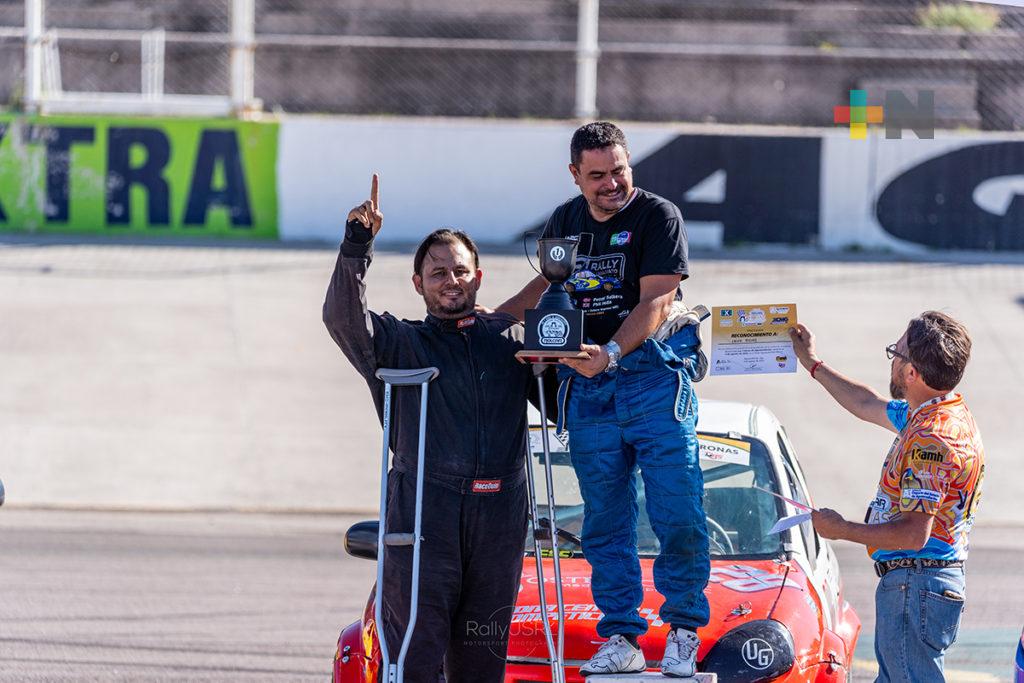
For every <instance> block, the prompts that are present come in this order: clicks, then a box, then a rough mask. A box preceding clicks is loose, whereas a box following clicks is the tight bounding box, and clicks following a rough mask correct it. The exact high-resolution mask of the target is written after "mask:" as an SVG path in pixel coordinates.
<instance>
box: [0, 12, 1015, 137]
mask: <svg viewBox="0 0 1024 683" xmlns="http://www.w3.org/2000/svg"><path fill="white" fill-rule="evenodd" d="M43 2H45V11H44V12H43V19H42V23H43V26H42V29H41V35H42V36H44V39H43V40H42V41H41V42H42V44H43V45H44V49H43V53H44V59H43V60H42V61H43V69H42V73H43V76H42V78H43V80H44V82H45V84H46V85H47V87H49V88H50V89H51V90H53V89H56V90H58V91H60V92H64V91H69V92H95V93H137V94H144V93H149V94H150V95H151V96H152V95H154V93H156V94H158V95H162V94H165V93H168V94H182V95H206V96H221V97H224V98H225V101H227V98H229V97H230V98H231V100H230V103H233V108H234V109H235V110H236V111H237V110H238V109H239V108H245V107H250V108H251V107H256V108H258V107H262V108H265V109H268V110H273V111H286V112H337V113H351V114H395V115H419V116H485V117H486V116H493V117H538V118H566V117H572V116H574V115H576V116H587V115H593V114H599V115H600V116H602V117H608V118H616V119H627V120H629V119H632V120H652V121H715V122H723V123H767V124H789V125H821V126H830V125H833V124H834V123H835V113H834V107H835V106H836V105H843V104H848V103H849V99H850V91H851V90H862V91H865V92H866V95H867V98H868V102H867V103H868V104H869V105H872V104H882V103H883V100H884V98H885V93H886V92H887V91H899V92H902V93H904V94H906V95H907V96H908V97H909V98H910V100H915V99H916V98H917V93H918V91H930V92H932V93H934V102H935V123H936V125H937V127H940V128H957V127H966V128H982V129H992V130H1015V129H1024V7H1014V6H1009V5H997V4H986V3H978V2H952V1H950V2H935V1H933V2H927V1H922V0H849V1H847V2H842V3H836V2H832V1H827V0H503V1H502V2H500V3H478V2H470V0H372V1H370V0H161V1H160V2H156V1H145V0H26V1H24V2H22V1H21V0H18V1H15V0H0V57H2V58H3V59H4V63H5V64H11V65H13V68H10V69H4V70H3V73H2V74H0V98H2V99H3V100H7V101H9V102H14V103H17V102H19V101H20V99H21V98H22V97H23V93H24V92H25V87H24V85H23V84H22V83H23V81H24V79H23V78H21V73H24V72H25V70H26V69H25V64H26V62H27V61H30V60H26V57H25V52H26V51H25V49H24V48H25V42H24V41H25V40H26V36H27V39H28V41H29V42H30V43H31V42H32V37H31V36H30V35H27V33H26V28H25V26H26V25H27V24H29V23H31V22H30V21H29V19H30V18H29V17H26V10H25V7H26V6H32V5H35V4H38V3H43ZM598 7H599V10H598ZM240 8H241V9H240ZM240 11H243V12H248V13H250V14H251V16H252V20H251V21H243V22H241V23H242V24H243V27H242V32H241V33H239V26H238V24H239V17H238V16H237V14H238V12H240ZM247 16H248V15H247ZM591 18H592V20H591ZM246 26H247V28H246ZM246 31H248V34H246ZM240 35H241V36H243V38H241V39H240V38H239V36H240ZM246 35H249V36H250V38H245V37H244V36H246ZM247 60H248V61H247ZM246 63H248V65H249V66H248V70H247V68H246V66H245V65H246ZM236 65H241V67H240V68H236ZM247 73H248V74H249V75H248V78H249V80H250V84H249V86H248V90H247V89H246V88H245V87H242V88H239V87H238V84H237V80H238V79H240V78H241V79H245V78H246V74H247ZM239 93H241V94H239ZM240 98H241V99H240ZM229 109H230V108H229Z"/></svg>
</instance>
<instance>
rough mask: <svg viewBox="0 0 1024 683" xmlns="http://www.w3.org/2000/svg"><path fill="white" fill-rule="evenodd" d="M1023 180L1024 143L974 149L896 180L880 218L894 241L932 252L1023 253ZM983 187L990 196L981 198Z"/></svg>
mask: <svg viewBox="0 0 1024 683" xmlns="http://www.w3.org/2000/svg"><path fill="white" fill-rule="evenodd" d="M1021 179H1024V142H996V143H991V144H984V145H972V146H970V147H964V148H962V149H958V150H954V151H952V152H949V153H947V154H943V155H941V156H938V157H933V158H931V159H928V160H927V161H925V162H923V163H921V164H918V165H917V166H914V167H913V168H911V169H910V170H908V171H907V172H905V173H903V174H902V175H900V176H899V177H897V178H896V179H895V180H893V181H892V182H891V183H889V185H888V186H886V188H885V189H884V190H883V191H882V193H881V194H880V195H879V197H878V202H877V203H876V205H875V215H876V216H877V217H878V223H879V224H880V225H881V226H882V228H884V229H885V230H886V231H887V232H889V233H890V234H891V235H893V236H894V237H898V238H900V239H904V240H908V241H910V242H916V243H917V244H924V245H926V246H929V247H935V248H938V249H982V250H990V251H1002V250H1019V249H1024V193H1020V191H1019V187H1020V185H1019V182H1020V180H1021ZM987 181H988V182H987ZM983 184H986V185H988V187H989V188H990V190H991V192H985V193H983V194H982V195H981V196H976V195H975V190H978V189H979V188H981V186H982V185H983ZM979 201H980V202H981V203H982V205H979V203H978V202H979Z"/></svg>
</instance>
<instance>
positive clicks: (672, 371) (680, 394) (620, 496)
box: [498, 122, 710, 677]
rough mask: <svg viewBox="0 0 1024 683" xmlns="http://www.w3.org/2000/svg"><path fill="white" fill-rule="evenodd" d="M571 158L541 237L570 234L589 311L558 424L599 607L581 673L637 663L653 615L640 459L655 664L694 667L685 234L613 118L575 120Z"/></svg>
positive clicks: (519, 304)
mask: <svg viewBox="0 0 1024 683" xmlns="http://www.w3.org/2000/svg"><path fill="white" fill-rule="evenodd" d="M570 156H571V163H570V164H569V171H570V173H571V174H572V176H573V179H574V181H575V183H576V185H577V186H579V188H580V191H581V194H580V195H579V196H577V197H575V198H573V199H571V200H569V201H568V202H566V203H565V204H562V205H561V206H559V207H558V208H557V209H555V211H554V213H553V214H552V215H551V218H550V219H549V220H548V222H547V225H546V226H545V229H544V236H545V237H577V238H578V240H579V244H578V251H577V261H576V267H575V270H576V276H575V277H576V279H575V280H570V281H569V282H570V284H572V285H573V286H572V287H571V290H572V291H571V296H572V297H573V303H574V305H575V306H576V307H577V308H579V309H581V310H583V311H584V313H585V323H584V333H585V335H586V337H587V339H588V342H590V343H587V344H584V346H583V350H584V351H587V352H588V353H589V355H590V357H589V358H588V359H584V360H576V359H572V360H569V359H566V360H563V365H562V366H561V367H560V369H559V379H560V386H559V406H560V407H561V409H562V414H561V418H560V422H562V421H563V420H564V424H565V426H567V428H568V430H569V439H570V446H571V453H572V464H573V467H574V468H575V470H576V474H577V477H578V479H579V482H580V489H581V492H582V495H583V501H584V521H583V552H584V554H585V556H586V558H587V560H588V561H589V562H590V565H591V568H592V577H591V587H592V591H593V595H594V602H595V604H596V605H597V607H598V608H599V609H600V610H601V611H602V612H603V613H604V616H603V617H602V619H601V621H600V622H599V623H598V626H597V632H598V634H599V635H600V636H602V637H604V638H607V639H608V640H607V642H605V643H604V644H602V645H601V647H600V649H599V650H598V651H597V653H596V654H595V655H594V656H593V657H592V658H591V659H590V661H588V662H587V663H586V664H584V665H583V667H582V668H581V669H580V671H581V673H583V674H584V675H589V674H597V673H620V672H635V671H643V670H644V669H645V668H646V662H645V657H644V655H643V652H642V651H641V649H640V647H639V642H638V637H639V636H641V635H643V634H644V633H645V632H646V631H647V627H648V624H647V621H646V620H645V619H643V618H642V617H641V616H640V614H639V612H638V610H639V607H640V604H641V602H642V599H643V586H642V582H641V573H640V561H639V558H638V556H637V531H636V524H637V516H638V513H639V506H638V503H637V490H636V483H635V482H636V478H635V471H636V469H637V467H639V468H640V472H641V474H642V477H643V482H644V492H645V496H646V504H647V514H648V516H649V517H650V520H651V527H652V529H653V530H654V533H655V535H656V536H657V538H658V541H659V542H660V544H661V551H660V554H659V555H658V558H657V559H656V560H655V562H654V585H655V588H656V589H657V590H658V592H659V593H661V594H662V596H664V598H665V602H664V603H663V604H662V606H661V609H660V618H661V620H662V621H663V622H665V623H668V624H670V625H671V627H672V630H671V632H670V633H669V636H668V642H667V645H666V650H665V654H664V656H663V658H662V663H661V669H662V672H663V673H664V674H666V675H668V676H679V677H682V676H691V675H693V673H694V671H695V670H696V655H697V648H698V646H699V645H700V640H699V639H698V637H697V634H696V630H697V628H698V627H701V626H704V625H706V624H707V622H708V617H709V610H708V602H707V598H706V597H705V596H704V588H705V586H706V585H707V581H708V575H709V572H710V557H709V554H708V536H707V526H706V522H705V516H704V510H703V501H702V494H703V488H704V481H703V476H702V475H701V470H700V466H699V464H698V460H697V437H696V424H697V398H696V396H695V395H694V392H693V388H692V386H691V382H692V381H694V380H697V379H700V378H701V377H702V376H703V373H704V370H705V369H706V361H705V360H704V356H703V354H702V353H701V352H700V338H699V335H698V330H699V321H697V320H695V319H694V317H693V316H692V314H691V315H687V314H681V313H682V312H684V311H685V307H683V306H682V302H681V301H680V299H681V297H680V292H679V288H680V282H681V281H682V280H683V279H684V278H686V277H687V275H688V264H687V241H686V232H685V228H684V227H683V220H682V217H681V215H680V213H679V209H678V208H677V207H676V206H675V205H674V204H672V203H671V202H669V201H668V200H666V199H664V198H662V197H659V196H657V195H655V194H652V193H650V192H646V191H644V190H642V189H640V188H636V187H634V186H633V178H632V169H631V168H630V166H629V152H628V150H627V146H626V139H625V136H624V135H623V133H622V131H621V130H620V129H619V128H618V127H616V126H614V125H613V124H611V123H606V122H597V123H591V124H588V125H585V126H583V127H582V128H580V129H579V130H577V131H576V132H575V134H574V135H573V138H572V143H571V145H570ZM583 271H586V272H585V273H582V272H583ZM581 273H582V274H581ZM605 283H608V284H609V285H610V286H606V284H605ZM547 284H548V283H547V282H546V281H545V280H544V279H543V278H542V277H538V278H535V279H534V280H533V281H532V282H530V283H529V284H527V285H526V287H524V288H523V290H522V291H520V292H519V293H518V294H517V295H515V296H514V297H512V298H511V299H510V300H509V301H507V302H505V303H504V304H502V305H501V306H500V307H499V309H498V310H499V311H503V312H507V313H511V314H513V315H515V316H517V317H519V319H523V317H524V312H525V309H527V308H531V307H533V306H534V305H535V304H536V302H537V300H538V298H539V297H540V295H541V294H542V293H543V291H544V289H545V288H546V287H547ZM560 427H561V425H560Z"/></svg>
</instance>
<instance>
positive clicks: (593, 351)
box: [559, 344, 609, 377]
mask: <svg viewBox="0 0 1024 683" xmlns="http://www.w3.org/2000/svg"><path fill="white" fill-rule="evenodd" d="M580 350H581V351H585V352H586V353H589V354H590V358H563V359H562V360H560V361H559V362H560V363H561V364H562V365H566V366H568V367H570V368H572V369H573V370H575V371H576V372H578V373H580V374H581V375H583V376H584V377H595V376H597V375H600V374H601V373H602V372H604V369H605V368H607V367H608V361H609V358H608V352H607V351H606V350H605V348H604V347H603V346H598V345H597V344H584V345H583V346H581V347H580Z"/></svg>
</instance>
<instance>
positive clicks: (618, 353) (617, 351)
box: [604, 341, 622, 372]
mask: <svg viewBox="0 0 1024 683" xmlns="http://www.w3.org/2000/svg"><path fill="white" fill-rule="evenodd" d="M604 350H605V351H607V352H608V366H607V367H606V368H605V369H604V371H605V372H615V371H616V370H618V369H619V359H620V358H622V349H621V348H619V345H618V343H617V342H613V341H610V342H608V343H607V344H605V345H604Z"/></svg>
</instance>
